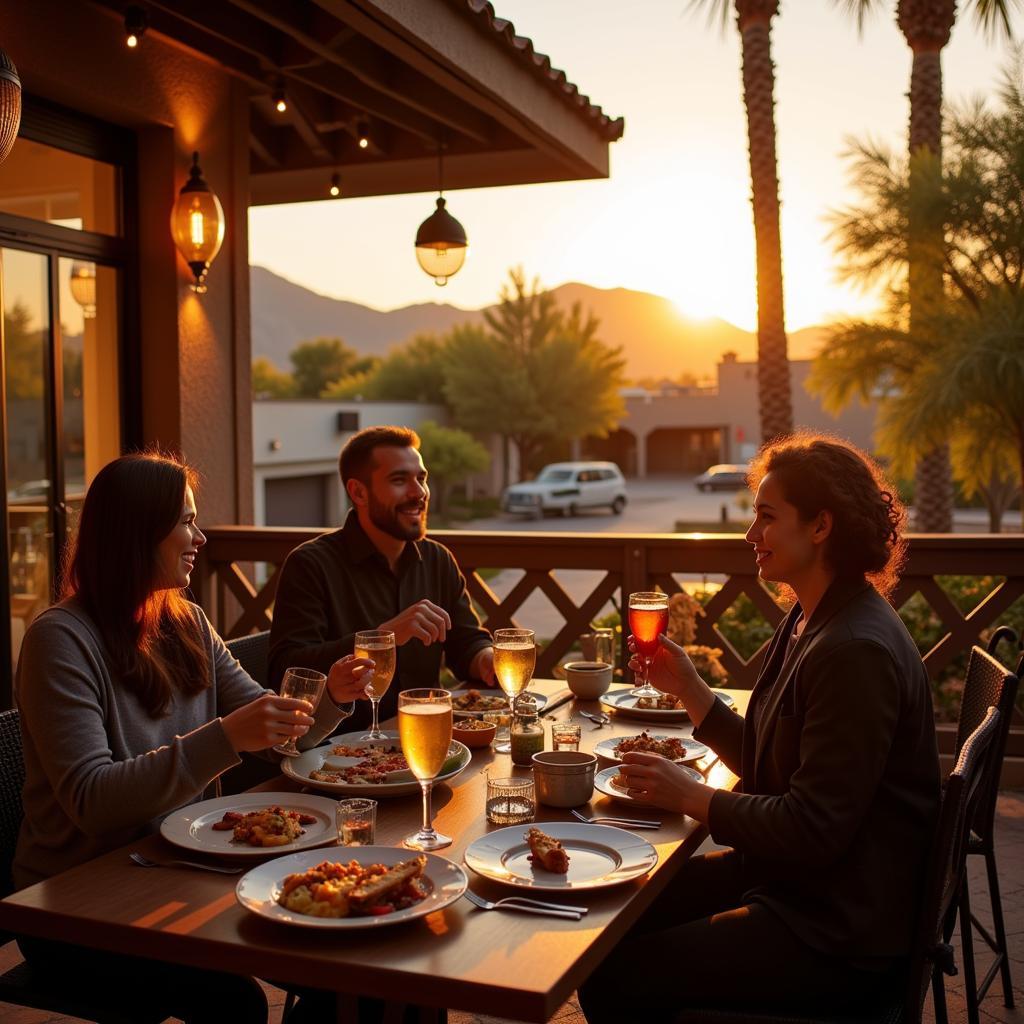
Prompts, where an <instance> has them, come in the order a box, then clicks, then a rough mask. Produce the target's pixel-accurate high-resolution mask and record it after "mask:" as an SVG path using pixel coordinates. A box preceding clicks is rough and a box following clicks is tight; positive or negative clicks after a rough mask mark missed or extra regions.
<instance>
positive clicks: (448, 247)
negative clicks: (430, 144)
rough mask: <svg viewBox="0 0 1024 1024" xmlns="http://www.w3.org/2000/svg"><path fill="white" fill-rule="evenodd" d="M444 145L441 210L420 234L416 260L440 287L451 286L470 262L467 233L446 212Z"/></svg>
mask: <svg viewBox="0 0 1024 1024" xmlns="http://www.w3.org/2000/svg"><path fill="white" fill-rule="evenodd" d="M443 152H444V143H440V144H439V145H438V147H437V191H438V197H437V209H436V210H435V211H434V212H433V213H432V214H431V215H430V216H429V217H428V218H427V219H426V220H425V221H424V222H423V223H422V224H421V225H420V229H419V231H417V232H416V259H417V261H418V262H419V265H420V266H421V267H422V268H423V270H424V271H425V272H426V273H428V274H429V275H430V276H431V277H432V278H433V279H434V283H435V284H437V285H438V287H442V286H443V285H446V284H447V283H448V278H449V277H452V276H453V275H454V274H457V273H458V272H459V270H460V269H461V268H462V264H463V263H464V262H465V260H466V247H467V246H468V245H469V242H468V240H467V239H466V229H465V228H464V227H463V226H462V225H461V224H460V223H459V222H458V221H457V220H456V219H455V218H454V217H453V216H452V215H451V214H450V213H449V212H448V211H447V210H446V209H445V201H444V164H443Z"/></svg>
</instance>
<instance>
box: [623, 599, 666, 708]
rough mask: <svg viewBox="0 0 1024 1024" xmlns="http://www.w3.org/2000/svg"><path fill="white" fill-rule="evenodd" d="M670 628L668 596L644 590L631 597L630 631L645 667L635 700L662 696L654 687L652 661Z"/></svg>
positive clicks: (634, 692) (636, 690) (635, 693)
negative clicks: (663, 636) (662, 638)
mask: <svg viewBox="0 0 1024 1024" xmlns="http://www.w3.org/2000/svg"><path fill="white" fill-rule="evenodd" d="M667 628H668V594H662V593H661V592H660V591H657V590H642V591H639V592H638V593H636V594H630V595H629V630H630V632H631V633H632V634H633V642H634V644H635V645H636V653H637V654H638V655H639V656H640V661H641V663H642V664H643V673H642V676H641V683H640V685H639V686H638V687H636V688H635V689H634V690H632V691H631V693H632V695H633V696H634V697H660V696H661V691H660V690H658V689H657V688H655V687H653V686H651V684H650V681H649V676H650V672H651V662H652V661H653V660H654V655H655V654H657V652H658V637H659V636H660V635H661V634H662V633H664V632H665V630H666V629H667Z"/></svg>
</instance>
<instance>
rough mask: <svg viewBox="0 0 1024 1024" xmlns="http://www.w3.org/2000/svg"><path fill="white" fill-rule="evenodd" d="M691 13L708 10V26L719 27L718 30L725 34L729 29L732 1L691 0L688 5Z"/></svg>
mask: <svg viewBox="0 0 1024 1024" xmlns="http://www.w3.org/2000/svg"><path fill="white" fill-rule="evenodd" d="M687 8H688V9H689V10H690V11H699V10H701V9H702V8H707V12H708V25H709V26H710V27H711V28H714V27H715V26H716V25H717V26H718V30H719V31H720V32H722V33H723V34H724V33H725V31H726V29H728V27H729V12H730V11H731V10H732V3H731V0H690V2H689V3H688V4H687Z"/></svg>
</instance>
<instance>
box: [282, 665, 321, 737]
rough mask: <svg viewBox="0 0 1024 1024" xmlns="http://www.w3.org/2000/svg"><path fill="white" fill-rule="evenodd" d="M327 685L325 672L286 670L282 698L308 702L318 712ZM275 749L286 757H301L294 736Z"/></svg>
mask: <svg viewBox="0 0 1024 1024" xmlns="http://www.w3.org/2000/svg"><path fill="white" fill-rule="evenodd" d="M326 685H327V676H325V675H324V674H323V672H317V670H316V669H314V668H289V669H286V670H285V673H284V679H282V680H281V696H282V697H297V698H298V699H299V700H308V701H309V703H310V704H312V705H313V710H314V711H316V706H317V704H319V703H320V698H321V697H322V696H323V692H324V687H325V686H326ZM273 749H274V750H276V751H277V752H278V753H279V754H284V755H285V757H298V756H299V748H298V747H296V746H295V737H294V736H290V737H289V738H288V742H287V743H278V744H276V745H275V746H274V747H273Z"/></svg>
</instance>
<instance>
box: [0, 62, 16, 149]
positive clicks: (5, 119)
mask: <svg viewBox="0 0 1024 1024" xmlns="http://www.w3.org/2000/svg"><path fill="white" fill-rule="evenodd" d="M19 127H21V79H20V78H19V77H18V69H17V68H16V67H15V66H14V61H13V60H11V58H10V57H8V56H7V54H6V53H5V52H4V51H3V50H0V164H2V163H3V162H4V161H5V160H6V159H7V157H8V155H9V154H10V152H11V149H12V147H13V146H14V140H15V139H16V138H17V137H18V128H19Z"/></svg>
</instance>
